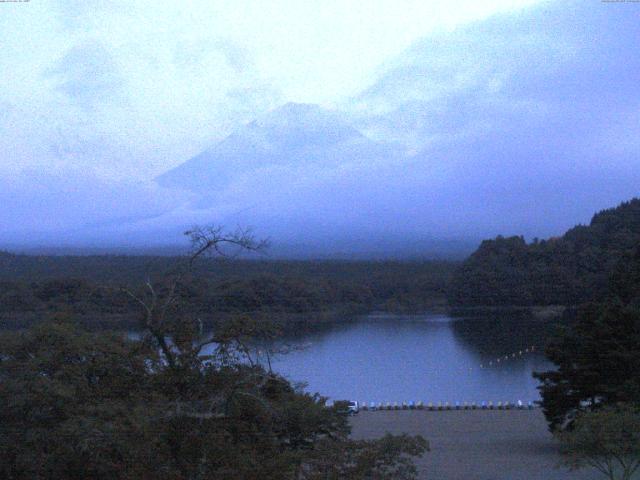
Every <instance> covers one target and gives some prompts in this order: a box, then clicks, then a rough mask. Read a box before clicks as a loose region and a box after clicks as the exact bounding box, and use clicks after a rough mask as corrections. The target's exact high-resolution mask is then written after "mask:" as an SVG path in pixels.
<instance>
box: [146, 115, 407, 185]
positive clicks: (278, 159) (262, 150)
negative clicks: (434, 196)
mask: <svg viewBox="0 0 640 480" xmlns="http://www.w3.org/2000/svg"><path fill="white" fill-rule="evenodd" d="M398 156H399V154H398V152H396V151H394V150H393V149H392V148H390V147H387V146H385V145H382V144H378V143H376V142H373V141H371V140H369V139H368V138H367V137H365V136H364V135H362V134H361V133H360V132H359V131H358V130H356V129H355V128H353V127H352V126H351V125H349V124H348V123H347V122H346V121H345V120H344V119H343V117H342V116H340V115H339V114H337V113H335V112H330V111H327V110H324V109H322V108H320V107H319V106H316V105H310V104H297V103H288V104H286V105H283V106H282V107H280V108H277V109H275V110H273V111H271V112H269V113H268V114H267V115H265V116H263V117H261V118H259V119H257V120H255V121H253V122H251V123H249V124H247V125H244V126H243V127H241V128H240V129H238V130H237V131H236V132H234V133H233V134H231V135H230V136H228V137H227V138H226V139H224V140H223V141H221V142H219V143H217V144H215V145H213V146H212V147H211V148H209V149H207V150H205V151H204V152H202V153H200V154H199V155H197V156H195V157H193V158H191V159H190V160H187V161H186V162H184V163H183V164H181V165H179V166H178V167H176V168H174V169H172V170H169V171H168V172H166V173H164V174H163V175H161V176H159V177H158V178H157V182H158V183H159V184H160V185H162V186H165V187H178V188H182V189H186V190H190V191H193V192H197V193H199V194H203V195H207V196H208V195H215V194H216V193H220V191H223V190H224V189H226V188H228V187H229V186H230V185H231V184H232V183H233V182H234V181H238V180H241V179H242V178H244V177H247V176H250V175H256V174H258V175H261V176H262V180H264V181H268V178H265V177H270V176H274V175H278V174H283V173H286V170H289V171H294V172H295V171H297V170H299V169H301V168H303V169H305V170H306V171H309V170H310V169H312V170H323V171H326V170H330V169H335V168H337V167H340V166H343V165H354V164H356V165H357V164H364V163H366V164H368V165H375V164H376V163H380V162H388V161H389V160H392V159H393V158H396V157H398Z"/></svg>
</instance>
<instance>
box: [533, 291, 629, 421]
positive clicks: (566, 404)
mask: <svg viewBox="0 0 640 480" xmlns="http://www.w3.org/2000/svg"><path fill="white" fill-rule="evenodd" d="M546 355H547V357H548V358H549V359H550V360H551V361H552V362H553V363H555V364H556V366H557V368H556V369H554V370H551V371H547V372H543V373H535V374H534V376H535V377H536V378H538V379H539V380H540V381H541V382H542V384H541V386H540V387H538V388H539V389H540V393H541V396H542V402H541V403H542V407H543V411H544V414H545V416H546V418H547V421H548V422H549V426H550V429H551V430H562V429H564V428H566V427H570V426H571V425H572V423H573V421H574V420H575V418H576V417H577V416H578V415H579V414H580V413H581V412H585V411H590V410H594V409H598V408H600V407H601V406H604V405H611V404H615V403H618V402H633V401H637V398H638V393H639V392H640V377H639V376H638V372H639V371H640V312H638V311H637V310H635V309H633V308H630V307H628V306H625V305H623V304H622V303H621V302H620V301H619V300H616V299H612V300H610V301H609V302H607V303H604V304H593V305H589V306H586V307H583V308H582V309H581V310H580V311H579V313H578V314H577V318H576V319H575V320H573V322H572V323H571V325H569V326H567V327H565V328H563V329H562V330H561V331H560V332H559V334H558V336H557V337H556V338H555V339H553V340H552V341H551V343H550V344H549V345H548V347H547V349H546Z"/></svg>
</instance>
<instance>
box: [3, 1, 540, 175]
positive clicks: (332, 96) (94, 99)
mask: <svg viewBox="0 0 640 480" xmlns="http://www.w3.org/2000/svg"><path fill="white" fill-rule="evenodd" d="M527 3H530V2H529V1H525V0H489V1H484V2H476V1H473V0H455V1H438V2H429V1H424V0H404V1H397V0H378V1H376V2H373V3H369V2H360V1H340V0H323V1H320V0H305V1H302V2H300V1H295V0H293V1H285V0H270V1H262V0H258V1H234V2H228V1H224V0H223V1H211V0H203V1H198V2H196V1H180V2H157V1H151V0H143V1H135V2H133V1H120V0H108V1H107V0H104V1H103V0H58V1H43V0H33V1H31V2H29V3H17V4H16V3H10V4H3V5H1V7H2V8H1V9H0V45H2V48H1V49H0V69H1V71H2V72H4V75H3V76H4V82H3V88H2V90H1V91H0V105H2V107H3V108H2V110H4V115H2V117H4V118H2V117H0V121H2V124H1V125H2V131H3V135H2V137H3V139H2V140H0V142H2V143H1V144H0V148H2V150H3V151H5V152H10V154H9V155H7V156H5V159H4V160H3V162H2V164H0V168H1V170H2V171H4V172H7V171H9V172H16V171H20V170H24V169H30V168H38V169H42V168H45V169H59V168H72V169H77V168H80V169H82V170H85V169H87V168H89V169H91V170H93V171H95V172H96V173H97V174H99V175H100V176H107V177H122V176H126V177H129V178H130V177H131V176H134V177H136V178H140V179H145V178H149V175H153V174H159V173H161V172H162V171H164V170H165V169H168V168H169V167H171V166H175V165H177V164H179V163H180V162H181V161H184V160H186V159H188V158H189V157H190V156H192V155H193V154H195V153H197V152H198V151H199V150H201V149H202V148H203V147H205V146H207V145H209V144H210V143H211V142H212V141H214V140H217V139H220V138H222V137H224V136H225V135H226V134H228V133H230V132H231V131H232V130H233V129H234V128H235V127H236V126H238V125H239V124H242V123H243V122H247V121H249V120H251V119H252V118H253V117H254V116H255V115H256V114H258V113H261V112H265V111H267V110H269V109H271V108H273V107H276V106H278V105H280V104H283V103H286V102H289V101H294V102H304V103H318V104H321V105H326V106H331V105H336V104H339V103H341V102H343V101H344V100H345V98H347V97H349V96H352V95H354V94H355V93H357V92H359V91H361V90H362V89H363V88H365V87H366V86H367V85H369V84H371V83H373V82H374V81H375V73H376V69H377V68H379V67H380V65H381V64H383V63H384V62H385V61H386V60H388V59H389V58H391V57H393V56H394V55H397V54H399V53H400V52H401V51H403V50H404V49H405V48H407V47H408V46H409V45H410V44H411V43H412V42H413V41H415V40H416V39H417V38H420V37H421V36H424V35H426V34H428V33H429V32H431V31H434V30H436V29H451V28H454V27H455V26H456V25H460V24H463V23H465V22H469V21H473V20H476V19H480V18H483V17H486V16H488V15H490V14H492V13H494V12H496V11H500V10H505V9H512V8H518V6H522V5H525V4H527ZM480 4H481V5H480ZM7 157H9V158H7Z"/></svg>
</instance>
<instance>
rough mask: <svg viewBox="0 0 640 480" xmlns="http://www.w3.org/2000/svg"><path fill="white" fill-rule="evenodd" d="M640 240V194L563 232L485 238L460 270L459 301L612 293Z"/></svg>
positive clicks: (518, 302) (576, 300) (556, 300)
mask: <svg viewBox="0 0 640 480" xmlns="http://www.w3.org/2000/svg"><path fill="white" fill-rule="evenodd" d="M639 245H640V199H638V198H634V199H633V200H631V201H628V202H625V203H622V204H620V205H619V206H618V207H616V208H612V209H608V210H603V211H601V212H599V213H597V214H596V215H594V216H593V218H592V220H591V223H590V224H589V225H587V226H584V225H579V226H576V227H574V228H572V229H571V230H569V231H567V232H566V233H565V234H564V235H563V236H562V237H559V238H551V239H548V240H537V239H535V240H534V241H533V242H531V243H527V242H526V241H525V240H524V238H523V237H507V238H505V237H502V236H499V237H497V238H496V239H494V240H485V241H484V242H482V244H481V245H480V247H479V248H478V250H476V251H475V252H474V253H473V254H472V255H471V256H470V257H469V258H468V259H467V260H466V261H465V262H464V263H463V264H462V265H461V266H460V268H459V269H458V270H457V271H456V273H455V275H454V278H453V281H452V284H451V286H450V291H449V301H450V303H451V305H453V306H532V305H577V304H580V303H584V302H586V301H591V300H598V299H599V298H602V297H603V296H605V295H606V294H607V293H608V288H609V287H608V283H609V280H610V278H611V277H612V275H613V274H614V273H615V272H617V271H619V270H620V268H622V266H623V265H622V264H623V263H624V262H626V260H625V259H626V258H628V256H629V255H632V254H633V252H634V251H635V250H636V249H637V248H638V246H639Z"/></svg>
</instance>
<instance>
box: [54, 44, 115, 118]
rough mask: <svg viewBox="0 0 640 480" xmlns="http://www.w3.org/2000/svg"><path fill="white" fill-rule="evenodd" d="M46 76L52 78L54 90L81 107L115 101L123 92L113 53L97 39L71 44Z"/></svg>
mask: <svg viewBox="0 0 640 480" xmlns="http://www.w3.org/2000/svg"><path fill="white" fill-rule="evenodd" d="M46 76H47V77H49V78H53V79H54V81H55V82H56V90H58V91H60V92H62V93H64V94H65V95H67V96H68V97H69V98H70V99H71V100H72V101H73V103H74V104H75V105H80V106H83V107H93V106H95V104H96V103H105V102H109V103H112V102H116V101H118V99H119V98H121V96H122V95H123V93H124V80H123V79H122V76H121V74H120V72H119V69H118V67H117V65H116V63H115V61H114V59H113V56H112V55H111V54H110V53H109V52H108V50H107V49H106V48H105V46H104V45H103V44H101V43H100V42H98V41H87V42H85V43H82V44H79V45H75V46H73V47H72V48H71V49H69V50H68V51H67V52H66V53H65V54H64V56H63V57H62V58H61V59H60V60H59V61H58V62H56V64H55V65H54V66H52V67H51V68H50V69H48V70H47V72H46Z"/></svg>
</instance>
